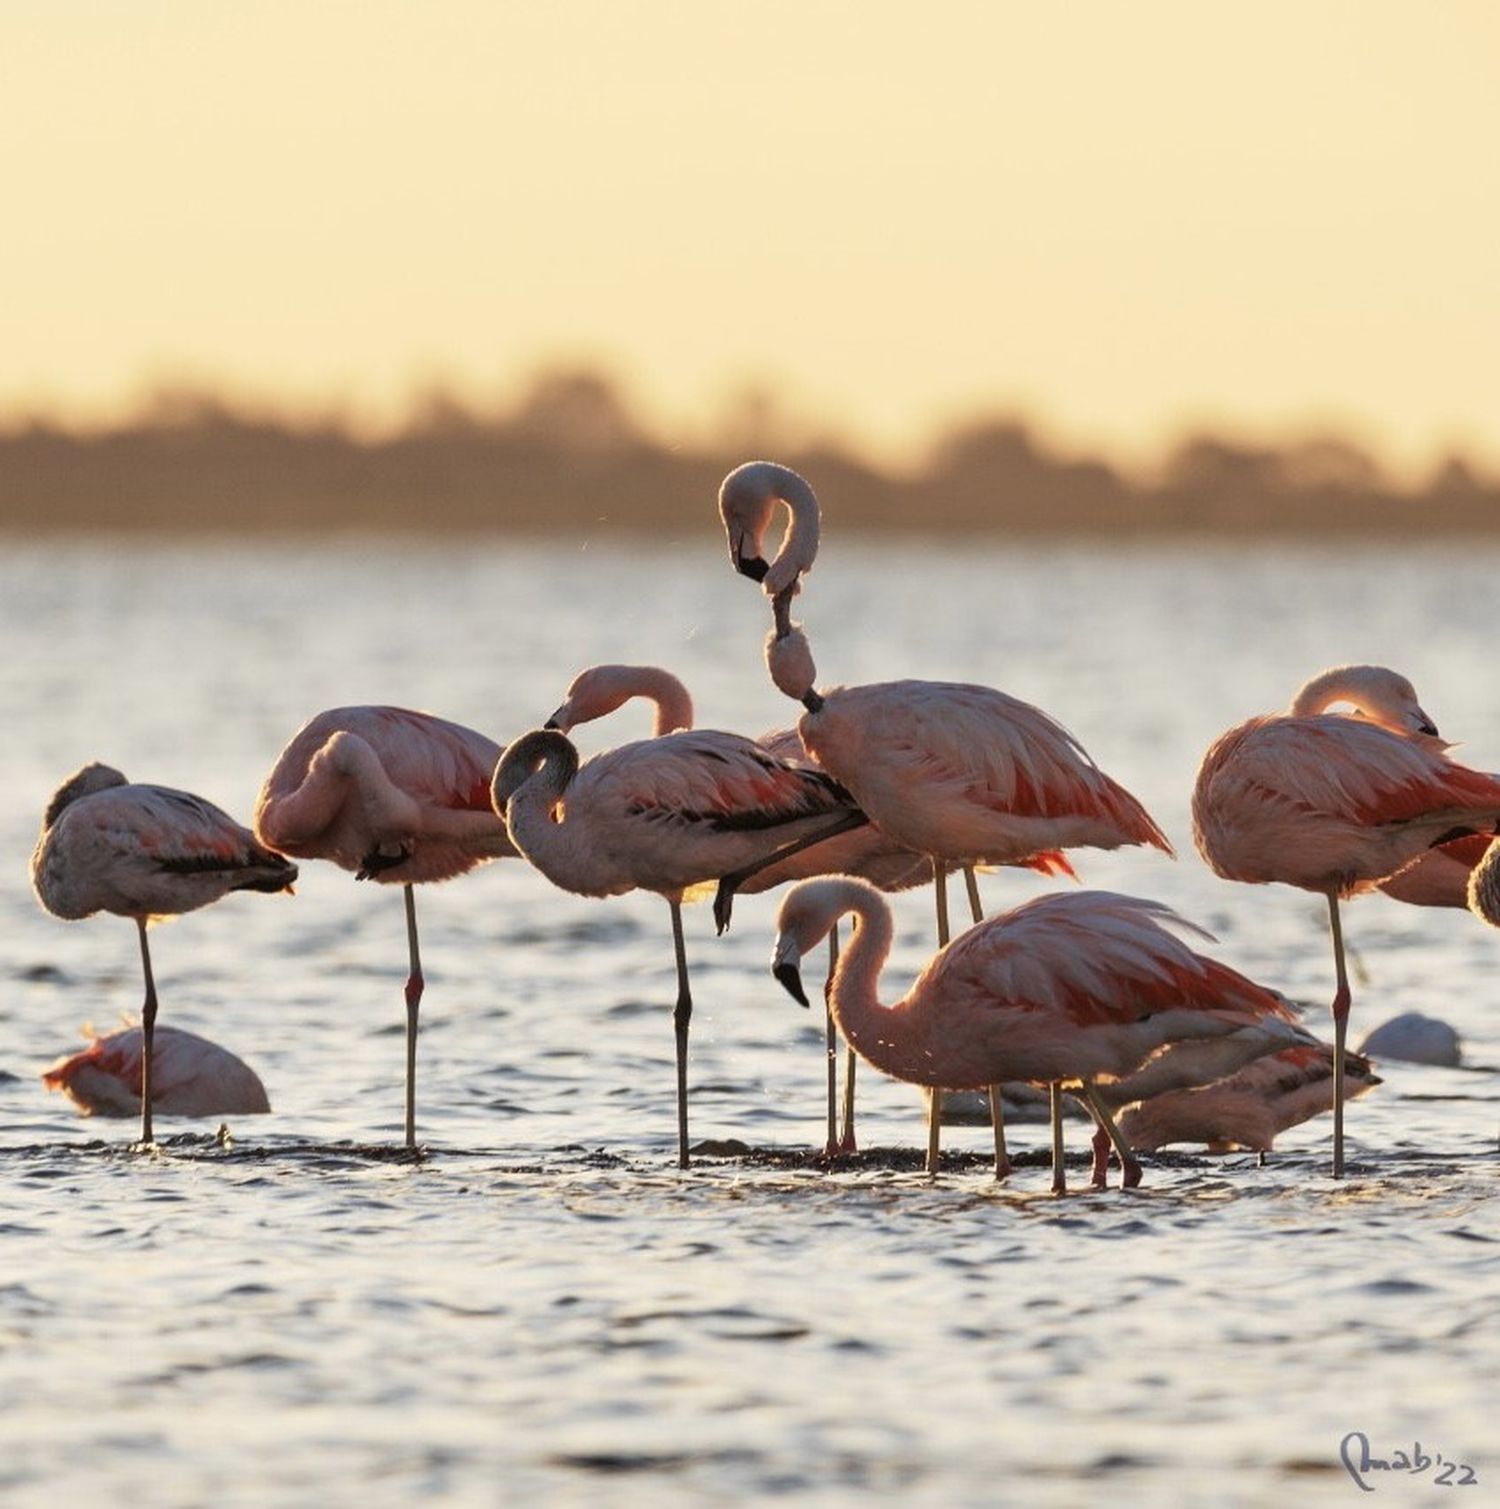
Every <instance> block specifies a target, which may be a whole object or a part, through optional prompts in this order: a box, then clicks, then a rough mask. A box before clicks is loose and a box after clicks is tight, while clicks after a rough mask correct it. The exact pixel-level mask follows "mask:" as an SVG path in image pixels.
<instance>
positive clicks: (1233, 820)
mask: <svg viewBox="0 0 1500 1509" xmlns="http://www.w3.org/2000/svg"><path fill="white" fill-rule="evenodd" d="M1338 704H1348V705H1349V706H1350V707H1351V708H1352V709H1353V713H1352V715H1346V714H1340V713H1333V712H1330V711H1328V709H1330V708H1332V707H1334V706H1336V705H1338ZM1446 749H1447V745H1445V744H1444V743H1443V742H1442V740H1441V739H1439V738H1438V736H1437V729H1436V728H1435V727H1434V726H1433V723H1432V719H1431V718H1429V717H1428V716H1427V714H1426V713H1425V712H1424V711H1423V710H1422V708H1421V705H1420V704H1419V703H1418V701H1417V694H1416V692H1415V691H1414V690H1413V688H1412V684H1411V683H1410V682H1409V681H1408V680H1407V679H1406V678H1405V677H1404V676H1398V675H1397V674H1396V673H1395V672H1394V671H1391V670H1387V669H1386V668H1385V667H1383V666H1369V665H1354V666H1340V667H1337V668H1335V669H1333V670H1329V671H1324V672H1323V673H1322V674H1321V675H1318V676H1315V677H1314V678H1313V679H1312V680H1311V681H1309V682H1308V683H1307V685H1306V686H1304V687H1303V688H1302V690H1301V691H1299V692H1298V693H1297V695H1296V697H1295V698H1294V699H1293V701H1292V705H1291V707H1290V708H1289V709H1288V710H1287V711H1286V712H1285V713H1278V714H1272V715H1270V716H1264V717H1257V718H1251V719H1249V720H1248V721H1247V722H1245V723H1241V724H1239V725H1238V726H1237V727H1235V728H1232V729H1230V730H1229V732H1228V733H1226V734H1224V735H1222V736H1221V737H1220V738H1219V739H1218V740H1217V742H1215V743H1214V745H1213V746H1212V747H1211V748H1210V749H1209V751H1208V753H1207V754H1206V755H1205V756H1204V758H1203V764H1202V766H1201V767H1200V769H1199V771H1198V781H1197V785H1196V787H1195V789H1194V791H1193V835H1194V838H1195V839H1196V840H1197V844H1198V851H1199V853H1200V854H1202V856H1203V858H1204V859H1205V860H1206V861H1207V862H1208V864H1209V865H1210V866H1211V867H1212V869H1213V871H1214V873H1215V874H1217V875H1221V876H1223V877H1224V878H1225V879H1226V880H1243V881H1249V882H1250V883H1252V884H1263V883H1265V882H1267V881H1280V882H1282V883H1284V884H1286V885H1294V886H1299V887H1301V888H1302V889H1303V890H1307V891H1317V892H1319V893H1320V894H1321V895H1323V896H1326V897H1327V898H1328V918H1329V926H1330V929H1331V931H1332V935H1333V963H1334V973H1335V976H1336V979H1337V989H1336V991H1335V994H1334V998H1333V1006H1332V1010H1333V1028H1334V1058H1333V1076H1334V1078H1333V1084H1334V1092H1333V1174H1334V1177H1335V1178H1341V1177H1342V1176H1343V1172H1344V1063H1345V1057H1344V1055H1345V1046H1346V1044H1345V1039H1346V1037H1347V1027H1348V1020H1349V1004H1350V992H1349V979H1348V973H1347V970H1346V967H1345V962H1344V938H1343V930H1342V927H1341V924H1340V918H1339V899H1340V897H1344V896H1354V895H1358V894H1359V893H1360V892H1363V891H1368V890H1371V889H1373V888H1374V887H1375V886H1377V885H1378V884H1379V883H1380V882H1381V881H1382V880H1386V879H1388V878H1389V877H1391V876H1392V875H1396V874H1397V873H1398V872H1399V871H1401V870H1402V869H1404V867H1405V866H1407V865H1409V864H1410V863H1411V862H1412V861H1413V860H1414V859H1416V858H1418V857H1419V856H1420V855H1421V854H1423V853H1424V852H1425V851H1426V850H1428V849H1430V848H1432V847H1433V846H1434V845H1439V844H1444V843H1448V842H1451V841H1452V840H1453V839H1455V838H1459V837H1462V836H1464V835H1465V834H1470V833H1475V832H1486V833H1488V832H1493V831H1494V830H1495V826H1496V824H1497V822H1500V779H1497V778H1496V777H1494V776H1492V775H1486V774H1484V773H1483V772H1482V771H1478V770H1470V769H1469V768H1468V767H1466V766H1463V765H1459V764H1458V763H1456V762H1455V761H1453V760H1450V759H1449V758H1448V757H1447V755H1446V754H1445V753H1444V751H1445V750H1446Z"/></svg>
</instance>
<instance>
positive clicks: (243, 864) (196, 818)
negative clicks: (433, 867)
mask: <svg viewBox="0 0 1500 1509" xmlns="http://www.w3.org/2000/svg"><path fill="white" fill-rule="evenodd" d="M296 878H297V867H296V865H294V864H291V863H289V862H288V861H287V860H285V859H284V858H282V856H281V855H280V854H273V853H271V852H270V850H269V849H266V848H263V847H262V846H261V845H260V844H259V843H258V842H257V841H256V839H255V835H254V834H253V833H251V832H250V830H249V829H248V828H243V827H241V826H240V824H239V823H237V822H235V820H234V819H233V818H232V817H230V816H229V814H228V813H227V812H223V811H221V810H220V809H219V808H218V807H215V806H214V805H213V803H212V802H207V801H205V800H204V799H203V798H202V797H201V796H193V795H192V794H191V793H190V792H186V791H175V790H173V789H172V788H171V787H168V786H146V785H134V784H132V783H131V782H129V781H127V780H126V779H125V777H124V776H123V775H121V774H120V772H119V771H118V770H114V769H111V767H110V766H108V765H100V764H91V765H85V766H84V767H83V768H82V769H81V770H79V771H76V772H75V773H74V774H73V775H71V776H69V777H68V779H67V780H66V781H64V782H63V784H62V785H61V786H59V787H58V789H57V790H56V792H54V793H53V796H52V800H51V801H50V802H48V804H47V810H46V813H45V815H44V816H43V818H42V832H41V837H40V838H39V839H38V840H37V845H36V849H35V851H34V852H33V853H32V856H31V884H32V887H33V888H34V890H35V891H36V895H37V899H38V900H39V901H40V902H41V904H42V905H43V906H44V907H45V908H46V909H47V910H48V911H49V912H51V913H52V914H53V915H54V916H56V917H65V918H68V919H70V920H72V919H76V918H79V917H91V916H92V915H93V914H94V913H95V912H113V913H114V915H115V916H117V917H129V918H131V919H133V920H134V922H135V925H136V930H137V932H138V934H139V936H140V944H141V970H142V973H143V974H144V975H145V980H146V999H145V1004H144V1005H143V1006H142V1007H141V1032H142V1035H143V1038H144V1044H143V1049H142V1055H141V1079H140V1096H141V1142H142V1143H143V1144H146V1145H148V1146H149V1144H150V1143H151V1140H152V1127H151V1106H152V1075H151V1070H152V1060H153V1049H154V1046H155V1027H156V1008H157V999H156V981H155V978H154V976H153V975H152V973H151V948H150V945H149V943H148V942H147V940H146V924H147V923H148V922H150V921H152V920H154V919H155V918H159V917H172V916H177V915H179V914H180V913H182V912H192V911H196V910H197V909H198V908H199V907H202V906H208V905H209V903H210V902H214V901H217V900H219V898H220V897H221V896H226V895H228V893H229V892H230V891H289V890H290V889H291V887H292V882H293V881H294V880H295V879H296Z"/></svg>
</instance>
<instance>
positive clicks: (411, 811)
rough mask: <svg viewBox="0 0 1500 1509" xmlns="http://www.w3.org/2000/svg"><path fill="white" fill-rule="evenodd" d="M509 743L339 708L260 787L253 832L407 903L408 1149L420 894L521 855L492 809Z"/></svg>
mask: <svg viewBox="0 0 1500 1509" xmlns="http://www.w3.org/2000/svg"><path fill="white" fill-rule="evenodd" d="M499 758H500V746H499V745H498V744H496V743H495V742H494V741H493V740H491V739H487V738H485V736H484V735H483V734H479V733H475V732H474V731H473V729H469V728H464V727H462V726H461V725H459V724H457V723H449V722H448V721H446V720H445V719H443V718H436V717H434V716H433V715H432V714H431V713H420V712H411V711H409V710H407V709H406V708H401V707H336V708H333V709H331V710H330V711H328V712H322V713H319V714H318V715H317V716H316V717H315V718H312V719H310V720H309V721H308V722H307V723H306V724H304V725H303V726H302V728H301V729H300V730H299V731H298V732H297V734H296V735H295V736H294V737H293V739H292V741H291V743H290V744H288V745H287V747H286V748H285V749H284V750H283V751H282V752H281V755H280V757H279V758H278V759H277V761H276V764H275V767H274V768H273V769H272V771H271V773H270V775H268V776H267V777H266V781H265V785H264V786H262V787H261V792H260V799H259V801H258V802H257V803H256V806H255V832H256V835H257V836H258V837H259V838H260V840H261V842H262V843H265V844H269V845H270V846H271V847H272V848H274V849H277V850H279V851H280V852H282V853H284V854H290V855H293V856H294V857H295V858H298V859H327V860H332V862H333V863H334V864H336V865H338V866H339V867H340V868H341V869H344V870H352V871H353V872H354V878H355V879H356V880H374V881H376V882H378V883H380V884H382V885H399V886H401V887H402V889H403V892H404V894H405V900H406V939H407V951H408V954H409V958H410V971H409V973H408V975H407V980H406V1146H407V1147H408V1148H413V1149H414V1148H415V1147H416V1145H417V1011H418V1007H419V1006H420V1004H421V1001H422V990H423V986H424V983H425V982H424V980H423V977H422V960H421V953H420V950H419V947H418V940H417V910H416V898H415V896H414V894H413V889H412V888H413V887H414V886H417V885H421V884H423V883H425V882H428V881H437V880H450V879H452V878H453V877H454V876H456V875H462V874H464V873H466V872H467V871H469V870H472V869H473V868H474V867H475V866H476V865H481V864H484V863H485V862H486V861H487V860H491V859H501V858H503V857H505V856H506V855H514V854H515V852H516V851H515V849H514V848H512V846H511V843H510V840H509V839H508V838H507V837H506V834H505V824H504V823H502V822H500V821H499V820H498V819H497V818H496V817H495V814H494V812H493V811H492V810H491V809H490V794H489V793H490V772H491V771H492V770H493V769H494V768H495V761H496V760H498V759H499Z"/></svg>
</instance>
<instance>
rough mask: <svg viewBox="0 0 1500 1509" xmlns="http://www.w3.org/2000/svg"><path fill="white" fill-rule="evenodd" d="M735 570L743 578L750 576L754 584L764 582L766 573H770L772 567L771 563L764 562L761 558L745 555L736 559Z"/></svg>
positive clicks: (737, 556)
mask: <svg viewBox="0 0 1500 1509" xmlns="http://www.w3.org/2000/svg"><path fill="white" fill-rule="evenodd" d="M734 569H735V570H736V571H738V572H739V574H740V575H741V576H748V577H749V578H750V580H751V581H752V582H763V581H765V579H766V572H768V571H769V570H770V569H771V567H770V563H769V562H768V561H766V560H764V559H763V558H762V557H761V556H758V555H752V556H749V557H746V556H743V555H736V556H735V558H734Z"/></svg>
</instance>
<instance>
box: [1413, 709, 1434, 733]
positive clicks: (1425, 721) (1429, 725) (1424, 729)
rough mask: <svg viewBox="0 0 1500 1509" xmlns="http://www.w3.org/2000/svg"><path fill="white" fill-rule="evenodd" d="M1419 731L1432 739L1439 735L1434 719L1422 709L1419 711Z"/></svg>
mask: <svg viewBox="0 0 1500 1509" xmlns="http://www.w3.org/2000/svg"><path fill="white" fill-rule="evenodd" d="M1417 732H1418V733H1419V734H1426V735H1427V736H1428V737H1429V738H1432V739H1436V738H1437V737H1438V731H1437V725H1436V724H1435V723H1434V722H1433V721H1432V719H1431V718H1429V717H1428V716H1427V714H1426V713H1424V712H1421V711H1418V713H1417Z"/></svg>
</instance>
